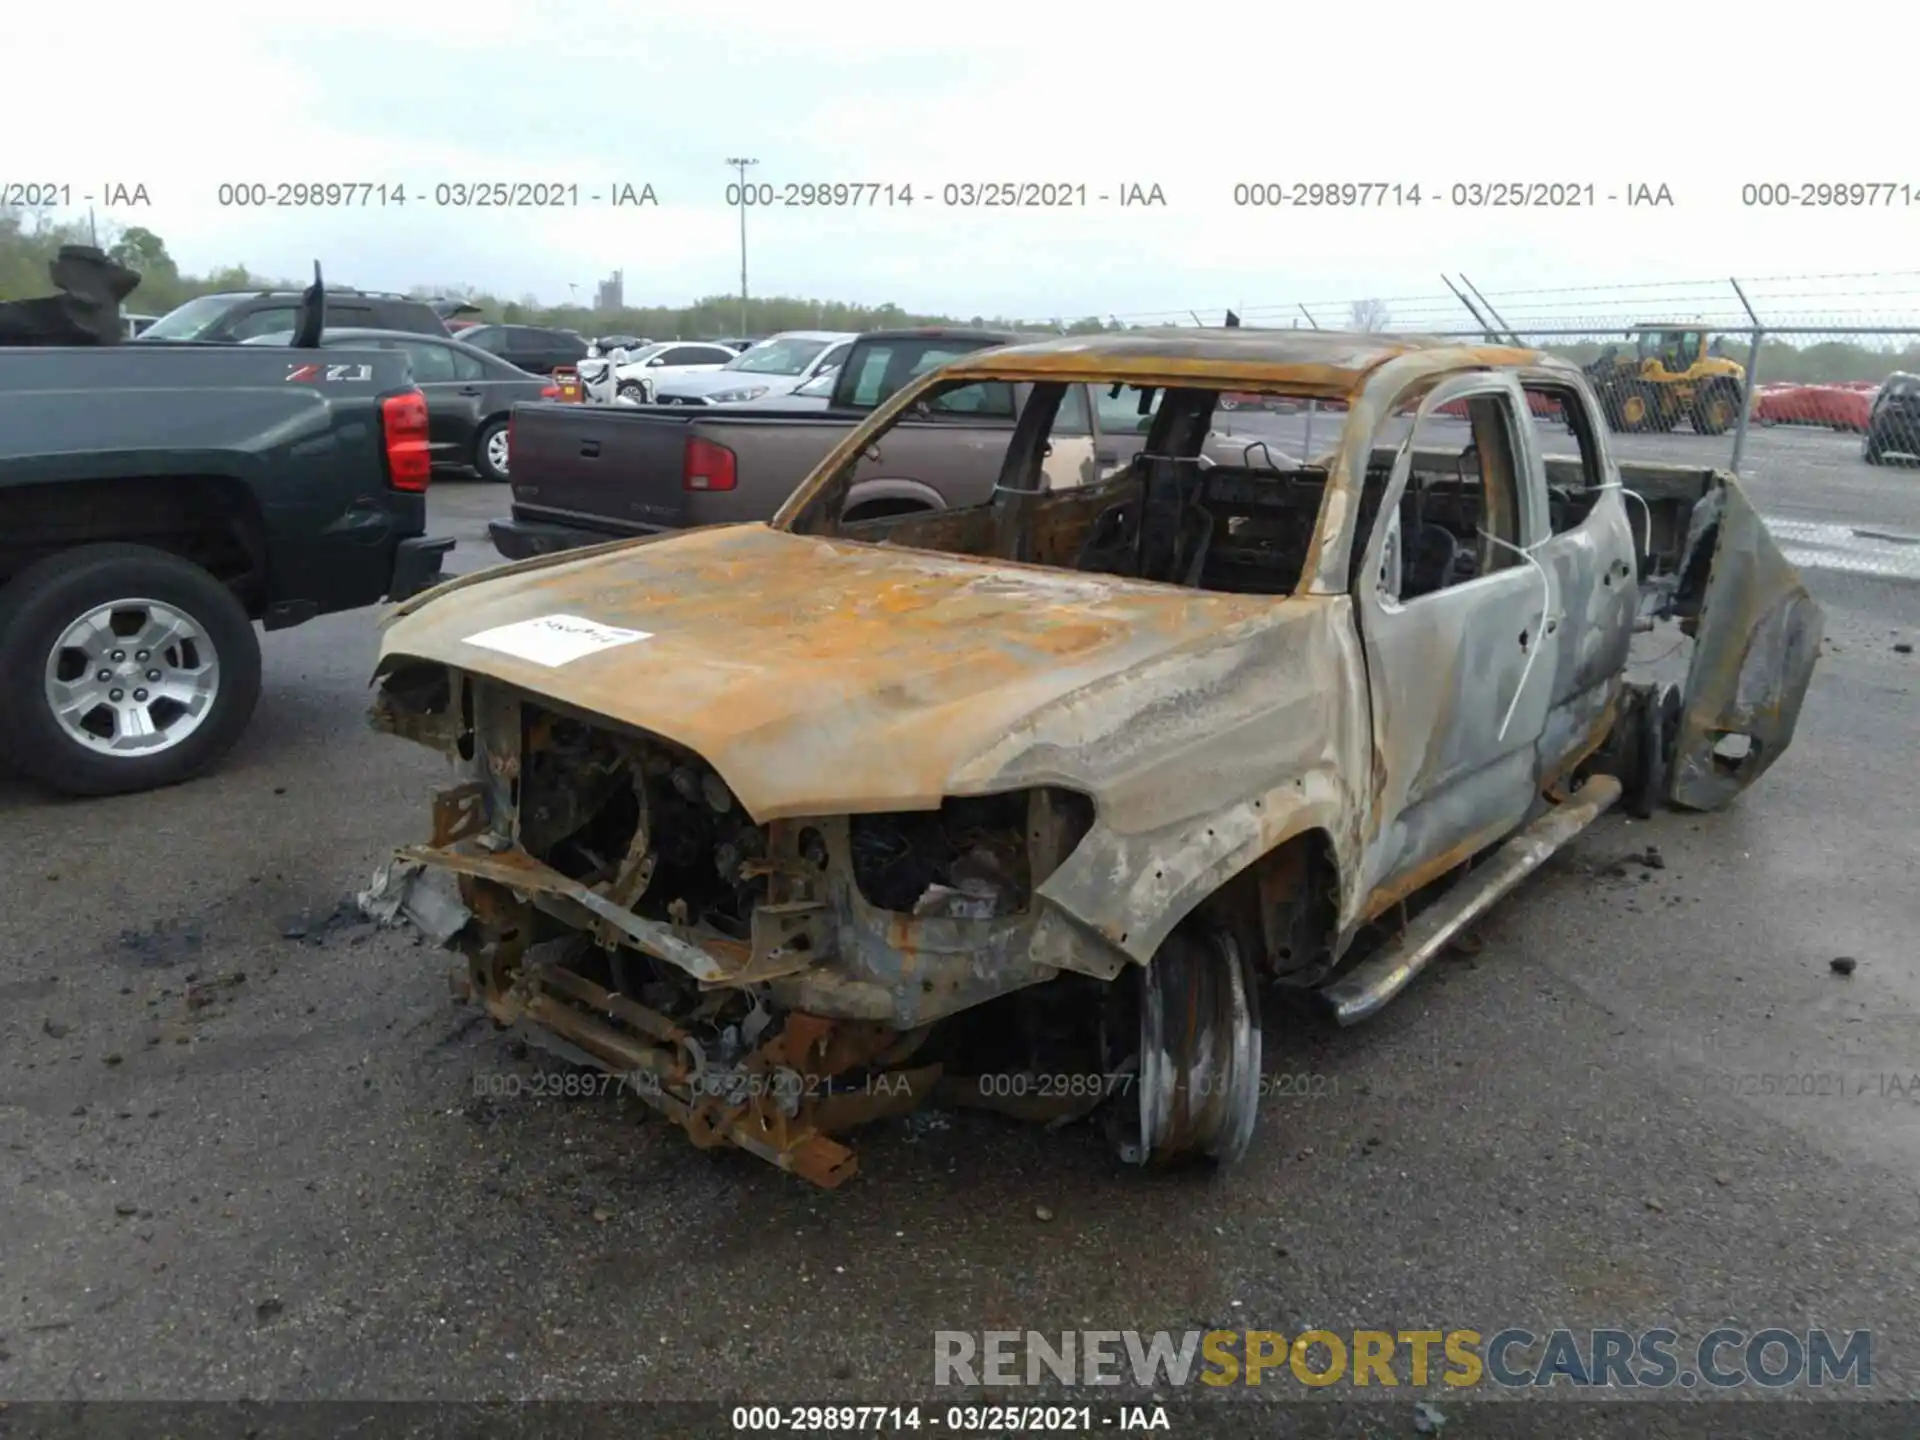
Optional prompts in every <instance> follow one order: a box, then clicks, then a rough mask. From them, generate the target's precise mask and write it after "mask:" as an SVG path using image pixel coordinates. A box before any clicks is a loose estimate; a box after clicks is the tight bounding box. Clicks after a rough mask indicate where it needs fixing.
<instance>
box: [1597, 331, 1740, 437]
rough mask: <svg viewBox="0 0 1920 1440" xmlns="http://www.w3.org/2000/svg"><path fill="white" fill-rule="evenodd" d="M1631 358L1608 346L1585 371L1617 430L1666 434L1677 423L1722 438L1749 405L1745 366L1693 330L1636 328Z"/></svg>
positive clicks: (1707, 336) (1705, 333)
mask: <svg viewBox="0 0 1920 1440" xmlns="http://www.w3.org/2000/svg"><path fill="white" fill-rule="evenodd" d="M1627 337H1628V338H1629V339H1630V340H1632V341H1633V342H1634V348H1633V350H1632V352H1631V353H1622V347H1620V346H1617V345H1609V346H1608V347H1607V348H1606V349H1605V350H1604V351H1602V352H1601V354H1600V357H1599V358H1598V359H1596V360H1595V361H1593V362H1592V363H1591V364H1589V365H1588V366H1587V367H1586V372H1587V377H1588V378H1589V379H1590V380H1592V381H1593V387H1594V389H1595V391H1597V392H1598V394H1599V396H1600V404H1601V408H1602V409H1603V410H1604V411H1605V413H1606V417H1607V423H1608V424H1609V425H1610V426H1612V427H1613V428H1614V429H1615V430H1623V431H1629V432H1656V433H1664V432H1666V431H1669V430H1672V429H1675V428H1676V427H1677V426H1678V425H1679V424H1680V422H1681V421H1683V420H1684V421H1686V422H1687V423H1688V424H1690V425H1692V426H1693V428H1694V430H1695V432H1696V433H1698V434H1701V435H1722V434H1725V433H1726V432H1727V431H1728V430H1729V429H1731V428H1732V426H1733V424H1734V422H1735V421H1737V420H1738V419H1739V418H1740V407H1741V406H1742V405H1744V404H1746V401H1747V372H1746V367H1745V366H1743V365H1741V364H1739V363H1738V362H1737V361H1734V360H1729V359H1727V358H1726V357H1725V356H1724V355H1722V354H1720V353H1719V350H1720V342H1719V341H1718V340H1717V339H1715V338H1714V336H1713V334H1712V332H1711V331H1709V330H1706V329H1703V328H1701V327H1700V326H1697V325H1636V326H1634V327H1633V328H1632V329H1631V330H1629V331H1628V332H1627Z"/></svg>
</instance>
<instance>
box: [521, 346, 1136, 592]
mask: <svg viewBox="0 0 1920 1440" xmlns="http://www.w3.org/2000/svg"><path fill="white" fill-rule="evenodd" d="M1036 338H1041V337H1035V336H1031V335H1022V334H1020V333H1018V332H1016V331H1011V330H988V329H961V328H953V327H944V328H928V329H917V330H879V331H874V332H872V333H871V334H867V335H862V336H861V337H860V338H859V339H858V340H857V341H855V342H854V345H853V348H852V349H851V350H850V351H849V352H848V354H847V359H846V363H845V364H844V365H842V366H841V368H840V370H839V373H838V376H837V378H836V380H835V382H834V389H833V394H832V396H831V398H830V399H829V401H828V404H827V405H826V407H825V408H824V409H811V410H809V409H802V408H800V404H794V405H792V406H784V405H783V406H778V407H777V408H773V407H762V406H758V405H755V406H744V405H743V406H737V407H726V406H700V407H697V408H693V407H687V406H681V405H665V404H663V405H592V406H587V405H565V404H559V403H552V402H541V403H529V404H524V405H517V406H515V407H514V411H513V430H512V453H513V508H512V511H511V514H510V515H509V517H508V518H506V519H504V520H496V521H494V522H493V524H492V525H491V526H490V527H489V528H490V531H491V533H492V536H493V544H494V548H495V549H496V550H498V551H499V552H500V553H501V554H502V555H504V556H506V557H507V558H508V559H510V560H524V559H527V558H529V557H531V556H534V555H544V554H549V553H551V552H553V551H556V550H567V549H572V548H574V547H575V546H580V545H596V544H601V543H603V542H605V541H607V540H616V539H624V538H628V537H632V536H636V535H651V534H656V533H658V532H661V531H668V530H684V529H690V528H693V527H695V526H701V525H724V524H732V523H735V522H739V521H757V520H766V519H769V518H771V517H772V515H773V513H774V511H776V510H777V509H779V508H780V505H781V502H783V501H784V500H785V499H786V498H787V496H789V495H790V494H792V493H793V490H794V487H795V486H797V485H798V484H799V483H800V481H801V480H802V479H804V478H805V477H806V475H807V473H808V472H809V471H810V470H812V469H813V467H814V465H815V464H816V463H818V462H819V461H820V459H821V458H822V457H824V456H825V455H826V454H827V452H828V451H830V450H832V449H833V447H834V446H835V445H837V444H838V443H839V442H840V441H841V440H842V439H844V438H845V437H846V433H847V431H848V430H850V429H851V428H852V427H853V426H854V425H856V424H858V423H859V422H860V421H861V420H863V419H865V418H866V417H867V416H868V415H869V414H871V413H872V411H873V410H874V408H875V407H876V406H878V405H879V404H880V403H881V402H882V401H884V400H886V399H887V398H888V397H889V396H891V395H892V394H893V393H894V392H895V391H897V390H899V389H901V388H902V387H903V386H905V385H906V384H908V383H909V382H910V381H913V380H916V379H918V378H919V377H920V376H921V375H924V374H926V373H927V372H928V371H930V370H933V369H936V368H938V367H939V366H942V365H944V364H946V363H948V362H949V361H952V360H956V359H958V358H959V357H961V356H962V355H967V354H971V353H973V352H975V351H979V350H985V349H990V348H993V347H995V346H1000V345H1010V344H1015V343H1020V342H1023V341H1031V340H1033V339H1036ZM1031 388H1032V387H1031V386H1029V385H1025V384H1012V383H1008V382H1005V381H983V382H982V383H980V384H978V385H969V386H966V387H965V388H963V389H960V390H955V391H949V392H948V393H946V394H944V395H942V396H940V397H938V398H937V399H935V400H934V401H932V402H931V403H930V404H928V405H927V406H926V407H925V410H924V413H923V414H922V416H921V418H918V419H915V420H909V421H907V422H906V423H904V424H902V425H900V426H899V427H898V428H896V429H894V430H892V431H890V432H888V435H887V438H886V442H885V444H884V446H875V447H874V448H873V450H872V452H871V453H870V454H869V455H868V456H867V458H866V460H865V461H864V462H863V463H862V465H861V467H860V472H859V474H858V475H857V476H856V477H855V480H854V484H853V485H852V487H851V489H850V490H849V492H848V495H847V504H846V517H845V518H847V519H848V520H856V519H875V518H878V517H880V516H884V515H901V514H906V513H909V512H912V511H916V510H947V509H959V508H965V507H968V506H973V505H980V504H984V503H985V502H986V501H987V500H989V499H990V498H991V497H992V492H993V485H994V480H995V477H996V476H997V475H998V473H999V469H1000V461H1001V457H1002V456H1004V455H1005V454H1006V451H1007V444H1008V441H1009V438H1010V436H1011V434H1012V431H1013V424H1014V420H1015V418H1016V417H1017V416H1018V415H1019V413H1020V408H1021V406H1023V405H1024V404H1025V403H1026V399H1027V393H1028V391H1029V390H1030V389H1031ZM1116 392H1117V393H1116ZM1144 393H1146V395H1147V400H1148V407H1147V409H1146V410H1145V411H1143V409H1142V395H1143V392H1142V391H1140V390H1137V389H1135V388H1133V387H1130V386H1087V385H1078V386H1075V387H1074V389H1073V393H1072V394H1071V395H1069V396H1068V398H1067V402H1066V405H1067V410H1068V411H1069V413H1068V414H1067V415H1066V416H1065V417H1064V419H1063V422H1062V423H1058V424H1056V425H1055V427H1054V430H1053V439H1052V441H1051V449H1050V451H1049V453H1048V456H1047V461H1046V472H1047V479H1048V483H1049V485H1050V487H1051V488H1053V489H1067V488H1070V487H1072V486H1074V485H1078V484H1090V483H1092V482H1094V481H1097V480H1100V479H1102V478H1104V477H1105V476H1107V475H1110V474H1113V473H1114V472H1115V471H1117V470H1118V469H1120V468H1121V467H1122V466H1124V465H1125V464H1126V463H1127V462H1128V461H1129V460H1130V459H1132V457H1133V455H1134V453H1135V452H1136V451H1138V450H1139V448H1140V445H1141V441H1142V438H1143V437H1142V433H1141V432H1142V431H1143V429H1144V427H1145V425H1146V424H1147V423H1148V416H1149V415H1150V413H1151V405H1152V393H1151V392H1144ZM802 403H803V402H802Z"/></svg>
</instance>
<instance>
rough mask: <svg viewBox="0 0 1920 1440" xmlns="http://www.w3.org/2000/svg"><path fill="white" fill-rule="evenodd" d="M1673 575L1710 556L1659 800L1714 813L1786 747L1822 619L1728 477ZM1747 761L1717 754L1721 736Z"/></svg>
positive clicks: (1709, 498)
mask: <svg viewBox="0 0 1920 1440" xmlns="http://www.w3.org/2000/svg"><path fill="white" fill-rule="evenodd" d="M1690 530H1691V533H1690V535H1689V537H1688V554H1687V559H1686V562H1685V564H1684V566H1683V573H1685V572H1686V571H1687V570H1690V569H1691V568H1692V567H1693V566H1694V565H1696V564H1697V563H1699V550H1700V549H1701V548H1702V547H1711V552H1710V553H1711V556H1712V558H1711V560H1710V562H1709V569H1708V572H1707V584H1706V593H1705V597H1704V599H1703V601H1702V603H1701V609H1700V614H1699V627H1698V629H1697V630H1696V631H1695V634H1694V652H1693V662H1692V664H1691V666H1690V667H1689V668H1688V671H1687V683H1686V690H1685V693H1684V706H1683V711H1682V715H1681V720H1680V732H1679V734H1678V736H1677V737H1676V738H1675V741H1674V752H1673V765H1672V772H1671V774H1672V779H1671V781H1670V782H1669V790H1668V799H1669V800H1671V801H1672V803H1674V804H1676V805H1680V806H1683V807H1685V808H1686V809H1689V810H1715V809H1718V808H1720V807H1721V806H1723V805H1725V804H1727V803H1728V802H1729V801H1731V800H1732V799H1733V798H1734V797H1735V796H1736V795H1738V794H1739V793H1740V792H1741V791H1743V790H1745V789H1746V788H1747V787H1748V786H1749V785H1751V784H1753V782H1754V781H1755V780H1758V779H1759V778H1760V777H1761V776H1762V775H1764V774H1765V773H1766V772H1767V770H1768V769H1769V768H1770V767H1771V766H1772V765H1773V762H1774V761H1775V760H1777V759H1779V758H1780V754H1781V752H1782V751H1784V750H1785V749H1786V748H1787V746H1788V745H1789V744H1790V743H1791V742H1792V740H1793V731H1794V726H1795V724H1796V723H1797V722H1798V720H1799V718H1800V706H1801V704H1802V702H1803V701H1804V700H1805V699H1806V696H1807V687H1808V685H1809V684H1811V683H1812V680H1813V667H1814V662H1815V661H1816V660H1817V659H1818V658H1819V655H1820V639H1821V636H1822V634H1823V632H1824V628H1825V623H1826V622H1825V616H1824V615H1823V613H1822V612H1821V609H1820V606H1819V603H1818V602H1817V601H1816V600H1815V599H1814V598H1813V596H1812V594H1811V593H1809V591H1808V590H1807V586H1806V582H1805V581H1803V580H1802V579H1801V578H1800V572H1799V571H1797V570H1796V569H1794V567H1793V565H1792V564H1791V563H1790V562H1789V561H1788V560H1787V558H1786V556H1785V555H1783V554H1781V553H1780V547H1779V546H1778V545H1776V544H1775V543H1774V540H1773V536H1772V535H1771V534H1769V533H1768V531H1767V526H1766V522H1765V521H1763V520H1762V519H1761V518H1760V516H1759V513H1758V512H1757V511H1755V509H1754V508H1753V504H1752V502H1751V501H1750V500H1748V498H1747V495H1746V492H1745V491H1744V490H1742V489H1741V488H1740V484H1739V482H1738V481H1736V480H1734V479H1733V478H1732V477H1731V476H1724V477H1722V483H1721V484H1720V485H1719V486H1718V487H1717V488H1715V489H1714V490H1712V491H1710V492H1708V494H1706V495H1704V496H1702V497H1701V500H1700V503H1699V505H1698V506H1697V507H1696V508H1695V510H1694V512H1693V517H1692V524H1691V527H1690ZM1742 735H1743V736H1745V737H1747V741H1748V748H1747V753H1746V754H1745V755H1744V756H1741V757H1739V758H1737V759H1733V758H1729V757H1727V756H1724V755H1721V754H1717V753H1716V751H1715V747H1716V746H1718V745H1719V744H1720V743H1721V742H1722V741H1723V739H1725V737H1727V736H1742Z"/></svg>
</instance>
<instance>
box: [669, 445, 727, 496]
mask: <svg viewBox="0 0 1920 1440" xmlns="http://www.w3.org/2000/svg"><path fill="white" fill-rule="evenodd" d="M733 464H734V456H733V451H731V450H729V449H728V448H727V447H726V446H724V445H716V444H715V443H714V442H713V441H711V440H702V439H701V438H700V437H699V436H698V435H690V436H688V437H687V456H686V463H685V464H684V465H683V466H682V468H681V471H680V488H681V489H682V490H731V489H733Z"/></svg>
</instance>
